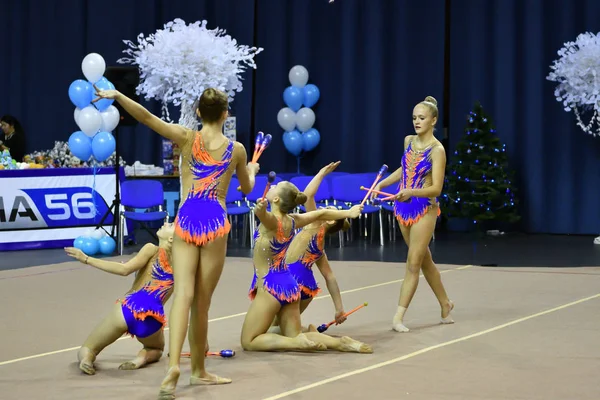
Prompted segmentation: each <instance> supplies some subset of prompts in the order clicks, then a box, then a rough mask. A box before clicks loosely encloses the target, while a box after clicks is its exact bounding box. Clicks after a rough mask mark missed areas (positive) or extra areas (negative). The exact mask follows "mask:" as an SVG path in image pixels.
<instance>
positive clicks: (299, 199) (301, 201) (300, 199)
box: [295, 192, 308, 206]
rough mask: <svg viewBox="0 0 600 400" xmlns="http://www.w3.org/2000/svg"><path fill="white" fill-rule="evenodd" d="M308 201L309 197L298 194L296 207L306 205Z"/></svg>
mask: <svg viewBox="0 0 600 400" xmlns="http://www.w3.org/2000/svg"><path fill="white" fill-rule="evenodd" d="M306 200H308V197H306V195H305V194H304V193H302V192H298V194H296V199H295V201H296V205H298V206H299V205H301V204H304V203H306Z"/></svg>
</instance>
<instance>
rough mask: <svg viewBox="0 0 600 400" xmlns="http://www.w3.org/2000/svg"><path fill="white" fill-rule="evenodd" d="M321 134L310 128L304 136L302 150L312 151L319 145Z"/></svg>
mask: <svg viewBox="0 0 600 400" xmlns="http://www.w3.org/2000/svg"><path fill="white" fill-rule="evenodd" d="M320 141H321V134H320V133H319V131H318V130H316V129H315V128H310V129H309V130H307V131H306V132H304V133H303V134H302V149H303V150H304V151H311V150H313V149H314V148H315V147H317V146H318V145H319V142H320Z"/></svg>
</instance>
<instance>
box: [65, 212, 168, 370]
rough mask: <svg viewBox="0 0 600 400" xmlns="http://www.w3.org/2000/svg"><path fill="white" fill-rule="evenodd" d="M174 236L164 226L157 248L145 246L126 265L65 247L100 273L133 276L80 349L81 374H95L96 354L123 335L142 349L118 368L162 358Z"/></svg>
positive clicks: (78, 355) (73, 255)
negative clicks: (123, 292)
mask: <svg viewBox="0 0 600 400" xmlns="http://www.w3.org/2000/svg"><path fill="white" fill-rule="evenodd" d="M173 233H174V226H173V224H169V223H166V224H164V225H163V226H162V227H161V228H160V229H159V230H158V232H157V236H158V239H159V243H158V246H155V245H153V244H151V243H148V244H146V245H145V246H144V247H142V249H141V250H140V252H139V253H138V254H137V255H136V256H135V257H133V258H132V259H131V260H129V261H127V262H126V263H118V262H114V261H107V260H101V259H97V258H94V257H88V256H86V255H85V254H84V253H83V252H82V251H81V250H79V249H76V248H74V247H67V248H65V251H66V252H67V254H68V255H69V256H71V257H73V258H76V259H77V260H79V261H81V262H83V263H85V264H88V265H91V266H92V267H95V268H98V269H100V270H102V271H106V272H109V273H111V274H115V275H122V276H128V275H130V274H132V273H136V276H135V280H134V282H133V285H132V286H131V289H129V291H128V292H127V294H126V295H125V296H124V297H123V298H122V299H119V300H118V301H117V304H115V306H114V307H113V309H112V310H111V312H110V313H109V314H108V315H107V316H106V317H105V318H104V320H102V322H100V324H99V325H98V326H96V328H94V330H93V331H92V332H91V333H90V335H89V336H88V338H87V339H86V340H85V342H84V343H83V345H82V346H81V348H80V349H79V352H78V353H77V357H78V359H79V368H80V369H81V371H83V372H84V373H86V374H88V375H93V374H95V373H96V369H95V368H94V361H95V360H96V357H97V356H98V354H99V353H100V352H101V351H102V350H103V349H104V348H105V347H106V346H108V345H110V344H111V343H113V342H115V341H116V340H117V339H118V338H119V337H121V336H123V335H124V334H129V335H131V336H134V337H136V338H137V340H138V341H139V342H140V343H141V344H142V345H143V346H144V348H143V349H142V350H141V351H140V352H139V353H138V355H137V357H136V358H135V359H133V360H131V361H128V362H126V363H123V364H121V366H120V367H119V369H137V368H141V367H142V366H144V365H147V364H150V363H153V362H156V361H158V360H159V359H160V358H161V356H162V352H163V349H164V346H165V339H164V335H163V328H164V327H165V326H166V323H167V321H166V318H165V311H164V304H165V303H166V302H167V300H168V299H169V297H170V296H171V293H172V292H173V270H172V268H171V261H170V260H171V244H172V242H173Z"/></svg>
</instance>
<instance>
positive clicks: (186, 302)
mask: <svg viewBox="0 0 600 400" xmlns="http://www.w3.org/2000/svg"><path fill="white" fill-rule="evenodd" d="M172 254H173V279H174V287H173V305H172V306H171V313H170V315H169V369H168V371H167V375H166V376H165V378H164V379H163V381H162V383H161V387H160V392H159V399H172V398H174V396H175V388H176V386H177V381H178V380H179V374H180V370H179V360H180V357H181V349H182V348H183V342H184V341H185V334H186V332H187V330H188V321H189V314H190V308H191V306H192V301H193V299H194V284H195V282H196V270H197V268H198V260H199V258H200V248H199V247H197V246H195V245H193V244H188V243H186V242H185V241H184V240H183V239H181V238H180V237H179V236H177V235H175V237H174V238H173V253H172Z"/></svg>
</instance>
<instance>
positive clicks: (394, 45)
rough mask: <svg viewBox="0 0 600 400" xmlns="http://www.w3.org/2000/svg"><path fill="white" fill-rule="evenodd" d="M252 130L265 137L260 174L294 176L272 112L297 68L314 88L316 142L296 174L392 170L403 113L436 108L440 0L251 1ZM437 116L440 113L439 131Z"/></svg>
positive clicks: (408, 122)
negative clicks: (329, 168)
mask: <svg viewBox="0 0 600 400" xmlns="http://www.w3.org/2000/svg"><path fill="white" fill-rule="evenodd" d="M256 14H257V15H256V29H257V43H258V45H260V46H261V47H264V48H265V51H264V53H263V54H261V55H262V56H263V59H262V62H261V63H260V64H259V68H258V69H257V70H256V76H255V79H256V92H255V104H254V107H255V112H254V116H255V129H256V130H263V131H264V132H266V133H271V134H272V135H273V138H274V139H273V144H272V145H271V147H270V148H269V149H268V150H267V151H265V153H264V154H263V156H262V157H261V171H262V172H266V171H268V170H271V169H273V170H275V171H283V170H285V171H293V172H295V171H296V159H295V157H294V156H293V155H291V154H290V153H288V152H287V151H286V150H285V148H284V145H283V141H282V136H283V130H282V129H281V128H280V127H279V125H278V123H277V113H278V111H279V110H280V109H281V108H283V107H285V103H284V102H283V95H282V94H283V91H284V89H285V88H286V87H287V86H289V85H290V83H289V80H288V72H289V70H290V68H292V67H293V66H294V65H297V64H300V65H304V66H305V67H306V68H307V69H308V72H309V83H313V84H315V85H317V86H318V87H319V89H320V91H321V98H320V100H319V102H318V103H317V104H316V105H315V106H314V107H313V111H314V112H315V115H316V121H315V125H314V127H315V128H316V129H317V130H318V131H319V132H320V134H321V143H320V144H319V146H318V147H317V148H316V149H315V150H313V151H312V152H309V153H307V155H306V157H305V158H304V159H302V165H301V172H303V173H314V172H317V171H318V170H319V169H320V168H321V166H323V165H324V164H325V163H328V162H330V161H335V160H342V164H341V165H340V167H339V169H340V170H342V171H348V172H359V171H360V172H363V171H372V172H377V170H379V168H380V167H381V165H382V164H383V163H387V164H388V165H389V167H390V169H395V168H397V167H398V166H399V165H400V158H401V156H402V151H403V149H402V146H403V139H404V137H405V136H406V135H407V134H410V133H411V132H412V131H413V128H412V109H413V107H414V105H415V104H416V103H418V102H419V101H421V100H423V99H425V96H427V95H432V96H434V97H435V98H436V99H437V100H438V102H439V108H440V110H441V109H442V108H443V87H444V85H443V79H444V0H433V1H427V2H415V1H409V0H394V1H388V0H369V1H364V0H339V1H335V2H334V3H329V2H328V1H327V0H286V1H279V0H258V1H257V10H256ZM442 118H443V116H442V115H440V123H439V127H440V129H439V132H442V129H441V128H442V126H441V125H442V124H441V121H442Z"/></svg>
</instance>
